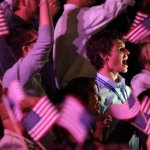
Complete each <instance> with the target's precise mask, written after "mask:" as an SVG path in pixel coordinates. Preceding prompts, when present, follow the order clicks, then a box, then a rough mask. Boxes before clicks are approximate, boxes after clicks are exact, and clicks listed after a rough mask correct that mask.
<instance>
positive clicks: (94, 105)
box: [88, 83, 101, 115]
mask: <svg viewBox="0 0 150 150" xmlns="http://www.w3.org/2000/svg"><path fill="white" fill-rule="evenodd" d="M92 88H93V90H92V91H90V93H89V105H88V106H89V110H90V111H91V112H92V114H94V115H97V114H100V112H101V111H100V109H101V105H100V100H101V97H100V96H99V89H98V86H97V84H96V83H93V85H92Z"/></svg>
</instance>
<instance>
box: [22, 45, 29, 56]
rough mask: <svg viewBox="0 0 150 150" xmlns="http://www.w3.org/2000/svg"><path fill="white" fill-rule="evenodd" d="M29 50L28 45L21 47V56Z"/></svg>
mask: <svg viewBox="0 0 150 150" xmlns="http://www.w3.org/2000/svg"><path fill="white" fill-rule="evenodd" d="M28 52H29V47H28V46H23V47H22V53H23V56H26V55H27V54H28Z"/></svg>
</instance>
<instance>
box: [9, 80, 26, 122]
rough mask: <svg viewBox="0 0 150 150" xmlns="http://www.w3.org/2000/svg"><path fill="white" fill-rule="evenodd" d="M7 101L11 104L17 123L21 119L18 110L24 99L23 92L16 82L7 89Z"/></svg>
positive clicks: (20, 113)
mask: <svg viewBox="0 0 150 150" xmlns="http://www.w3.org/2000/svg"><path fill="white" fill-rule="evenodd" d="M7 95H8V99H9V102H10V104H13V111H14V114H15V117H16V119H17V121H20V120H21V119H22V117H23V115H22V112H21V110H20V102H21V101H22V100H23V99H24V98H25V93H24V90H23V88H22V86H21V84H20V82H19V81H18V80H14V81H12V82H11V83H10V85H9V87H8V94H7Z"/></svg>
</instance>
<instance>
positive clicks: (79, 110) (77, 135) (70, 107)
mask: <svg viewBox="0 0 150 150" xmlns="http://www.w3.org/2000/svg"><path fill="white" fill-rule="evenodd" d="M92 120H93V119H92V116H91V114H90V113H89V112H88V111H87V110H86V109H85V107H84V106H83V105H82V104H81V103H80V102H79V100H78V99H77V98H76V97H74V96H67V97H66V99H65V102H64V103H63V106H62V110H61V113H60V118H59V120H58V121H57V124H58V125H59V126H61V127H63V128H65V129H66V130H67V131H68V132H69V133H70V134H71V135H72V136H73V137H74V139H75V140H76V141H77V142H78V143H83V142H84V140H85V139H86V136H87V133H88V130H89V128H90V127H91V124H92Z"/></svg>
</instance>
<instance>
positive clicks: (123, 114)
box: [110, 94, 140, 120]
mask: <svg viewBox="0 0 150 150" xmlns="http://www.w3.org/2000/svg"><path fill="white" fill-rule="evenodd" d="M139 111H140V104H139V102H138V101H137V100H136V98H135V97H134V96H133V94H131V95H130V97H129V98H128V100H127V101H126V102H124V103H123V104H112V105H110V112H111V115H112V116H113V117H115V118H117V119H121V120H128V119H131V118H133V117H135V116H136V115H137V114H138V112H139Z"/></svg>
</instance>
